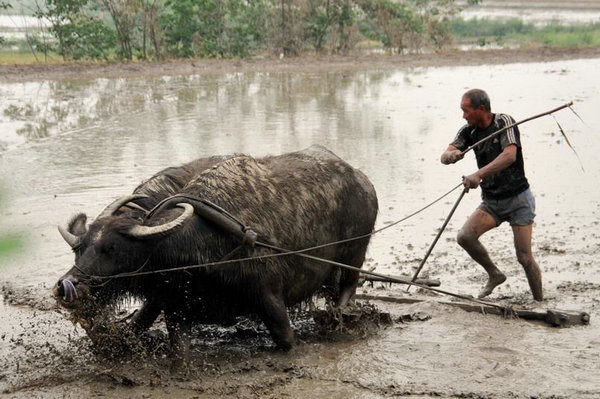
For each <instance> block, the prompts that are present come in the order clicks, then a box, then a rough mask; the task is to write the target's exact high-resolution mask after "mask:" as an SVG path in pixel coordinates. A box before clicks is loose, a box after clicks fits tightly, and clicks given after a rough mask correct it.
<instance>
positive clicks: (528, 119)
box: [462, 101, 573, 155]
mask: <svg viewBox="0 0 600 399" xmlns="http://www.w3.org/2000/svg"><path fill="white" fill-rule="evenodd" d="M571 105H573V101H569V102H568V103H566V104H563V105H561V106H560V107H556V108H554V109H552V110H550V111H547V112H543V113H541V114H538V115H534V116H532V117H529V118H527V119H523V120H522V121H519V122H515V123H513V124H511V125H508V126H504V127H503V128H502V129H500V130H496V131H495V132H494V133H492V134H490V135H489V136H487V137H486V138H483V139H481V140H479V141H478V142H476V143H475V144H473V145H472V146H470V147H469V148H467V149H466V150H464V151H463V152H462V154H463V155H465V154H466V153H467V152H469V151H471V150H472V149H473V148H475V147H477V146H478V145H480V144H482V143H484V142H486V141H488V140H490V139H492V138H494V137H496V136H498V135H499V134H500V133H502V132H504V131H506V130H508V129H510V128H512V127H515V126H517V125H520V124H521V123H525V122H529V121H531V120H534V119H537V118H541V117H542V116H545V115H550V114H553V113H555V112H556V111H560V110H561V109H563V108H567V107H570V106H571Z"/></svg>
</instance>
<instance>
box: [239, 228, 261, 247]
mask: <svg viewBox="0 0 600 399" xmlns="http://www.w3.org/2000/svg"><path fill="white" fill-rule="evenodd" d="M242 232H243V233H244V237H243V238H242V244H244V245H245V246H247V247H250V248H254V245H255V244H256V240H257V239H258V234H257V233H256V232H255V231H254V230H252V228H251V227H249V226H244V227H242Z"/></svg>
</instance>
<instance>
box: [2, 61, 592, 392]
mask: <svg viewBox="0 0 600 399" xmlns="http://www.w3.org/2000/svg"><path fill="white" fill-rule="evenodd" d="M514 61H515V62H513V63H505V64H495V65H469V66H458V65H449V66H440V65H436V66H435V67H427V66H424V67H404V68H403V67H400V66H399V67H397V68H389V67H388V68H381V69H379V68H372V69H371V68H362V69H360V68H359V69H357V68H349V69H345V68H339V69H329V70H316V69H310V70H305V71H302V70H271V71H269V70H266V71H256V70H252V71H246V72H231V71H229V72H226V73H219V72H218V71H215V72H214V73H212V74H185V75H177V74H170V75H169V76H157V75H154V74H152V75H144V74H138V75H137V76H136V74H127V77H126V78H118V77H112V76H111V77H101V78H92V77H81V76H79V77H77V76H75V77H72V78H68V77H66V76H63V77H61V78H60V79H20V80H19V81H18V82H13V83H11V82H9V81H5V80H3V82H2V83H1V84H0V94H1V96H0V108H1V109H2V114H1V115H0V126H1V129H0V148H1V149H0V176H1V183H2V190H1V192H2V197H1V203H0V220H1V225H0V236H5V235H6V234H16V235H18V236H19V237H20V238H21V239H22V240H23V243H24V245H23V248H22V249H21V250H20V251H18V252H17V253H13V254H12V255H10V257H5V258H3V259H2V260H0V271H1V272H2V273H1V274H0V283H1V284H2V287H3V288H2V297H3V301H2V302H0V319H1V320H2V323H0V370H1V371H0V390H1V392H2V393H3V395H5V396H6V397H16V398H30V397H44V398H53V397H56V398H59V397H61V398H62V397H132V398H147V397H182V398H194V397H202V398H211V397H222V396H230V397H242V398H254V397H261V398H262V397H273V398H279V397H292V398H300V397H306V396H307V395H310V396H311V397H313V398H348V397H352V398H385V397H397V396H408V397H422V398H427V397H463V398H464V397H469V398H506V397H508V398H525V397H527V398H528V397H539V398H549V397H553V398H557V397H558V398H562V397H565V398H566V397H582V398H593V397H598V396H599V395H600V380H599V379H598V375H600V368H599V366H598V358H599V356H600V349H599V348H600V327H599V325H600V324H599V323H598V320H599V317H600V304H599V299H598V298H599V294H600V264H599V263H598V261H597V253H598V252H599V251H600V231H599V227H600V202H599V201H598V199H599V198H600V188H599V186H598V182H599V181H600V164H599V163H598V161H597V154H598V153H599V151H600V122H599V121H600V120H599V118H598V110H599V109H600V81H599V80H598V79H597V70H598V68H600V59H599V58H589V59H573V60H560V61H550V62H535V63H530V62H516V61H520V60H514ZM522 61H527V60H522ZM471 87H481V88H484V89H486V90H487V91H488V93H489V94H490V96H491V99H492V107H493V110H495V111H497V112H504V113H509V114H511V115H513V117H514V118H515V119H516V120H522V119H525V118H527V117H529V116H532V115H535V114H538V113H541V112H544V111H547V110H550V109H552V108H555V107H557V106H560V105H562V104H565V103H567V102H569V101H573V102H574V106H573V109H574V110H575V111H576V112H577V114H578V115H579V116H580V117H581V119H583V121H581V120H580V119H579V118H578V117H577V116H576V115H575V114H573V113H572V112H571V111H570V110H568V109H566V110H563V111H560V112H558V113H556V114H555V116H554V118H553V117H544V118H541V119H537V120H535V121H532V122H529V123H527V124H524V125H523V126H522V127H521V132H522V142H523V146H524V156H525V165H526V172H527V175H528V178H529V180H530V183H531V186H532V190H533V192H534V194H535V195H536V199H537V217H536V223H535V226H534V237H533V250H534V254H535V256H536V258H537V260H538V263H540V266H541V268H542V272H543V283H544V294H545V296H546V299H545V300H544V301H543V302H542V303H534V302H533V301H532V300H531V295H530V293H529V290H528V286H527V282H526V279H525V275H524V273H523V271H522V270H521V268H520V266H519V265H518V263H517V261H516V258H515V256H514V253H513V252H514V250H513V245H512V234H511V231H510V228H509V226H507V225H502V226H501V227H500V228H498V229H496V231H493V232H490V233H488V234H486V235H485V236H484V237H483V239H482V241H483V243H484V244H485V245H486V246H487V247H488V249H489V250H490V253H491V255H492V258H493V259H494V260H495V261H496V262H497V264H498V266H499V268H500V269H501V270H503V271H504V272H505V273H506V274H507V276H508V280H507V282H506V283H505V284H503V285H502V286H500V287H498V288H497V289H496V290H495V292H494V293H493V294H492V296H491V298H490V300H491V301H493V302H494V303H501V304H505V305H507V306H518V307H521V308H528V309H542V310H543V309H555V308H558V309H570V310H581V311H586V312H588V313H589V314H590V315H591V323H590V325H588V326H578V327H572V328H565V329H557V328H552V327H549V326H546V325H543V324H540V323H532V322H528V321H524V320H519V319H508V318H502V317H498V316H492V315H482V314H477V313H467V312H465V311H463V310H460V309H457V308H454V307H449V306H447V305H443V304H440V303H438V301H442V300H443V301H448V300H449V298H448V297H446V296H442V295H438V294H432V293H430V292H427V291H424V290H421V289H415V288H412V289H411V290H410V292H408V293H407V292H406V291H405V287H402V286H390V285H386V284H380V283H374V284H373V285H370V284H365V285H363V286H362V287H361V288H360V289H359V290H358V293H360V294H369V295H384V296H391V297H408V298H416V299H422V300H423V302H422V303H417V304H411V305H401V304H390V303H384V302H373V304H374V305H375V306H377V307H378V308H379V309H380V311H381V312H389V313H390V316H391V317H390V319H391V324H388V323H381V324H378V323H375V325H373V326H370V327H372V328H366V329H364V330H361V331H354V332H349V333H339V334H338V333H335V332H329V333H327V334H323V333H322V331H320V330H319V328H318V325H316V324H315V322H313V321H312V320H311V319H310V318H308V317H306V316H304V315H302V314H300V315H298V316H297V317H295V318H294V328H295V330H296V333H297V336H298V338H299V343H298V346H297V347H296V348H295V349H294V350H293V351H292V352H290V353H280V352H277V351H275V350H274V348H273V346H272V343H271V341H270V338H269V336H268V334H267V333H266V331H265V330H264V328H263V327H262V326H261V325H259V324H252V323H251V322H248V324H247V325H238V326H237V327H233V328H216V327H215V328H207V329H199V330H198V331H197V334H196V335H195V337H194V341H193V356H192V365H193V367H192V368H190V369H189V370H186V371H182V372H176V373H171V372H169V369H168V367H167V363H168V359H167V358H166V357H165V353H164V350H163V349H161V347H160V346H158V347H157V348H156V351H155V352H154V353H152V354H149V355H148V356H146V357H142V358H141V359H140V358H133V359H131V358H125V359H119V360H117V361H108V360H101V359H98V358H96V357H95V356H94V355H93V353H92V351H91V350H90V347H89V340H88V339H87V337H86V336H85V333H84V332H83V330H82V329H81V328H80V327H77V326H74V325H73V324H72V323H71V322H70V321H69V320H68V315H67V314H66V312H64V311H60V310H58V309H57V308H56V306H55V304H54V303H53V300H52V298H51V297H50V290H51V288H52V286H53V284H55V282H56V281H57V279H58V277H60V276H61V275H62V274H63V273H64V272H65V271H66V270H68V269H69V268H70V267H71V265H72V263H73V254H72V253H71V251H70V249H69V247H68V245H67V244H66V243H65V242H64V241H63V240H62V238H61V237H60V235H59V234H58V233H57V231H56V226H57V225H65V224H66V223H67V221H68V220H69V218H70V217H71V216H72V215H73V214H75V213H76V212H80V211H81V212H86V213H87V214H88V215H90V217H94V216H95V215H97V214H98V213H99V212H100V211H101V210H102V209H103V208H104V207H105V206H106V205H107V204H108V203H109V202H110V201H112V200H114V199H115V198H117V197H119V196H121V195H123V194H125V193H129V192H131V190H132V189H133V188H135V186H137V184H139V183H140V182H141V181H142V180H144V179H145V178H148V177H149V176H151V175H152V174H153V173H155V172H157V171H158V170H160V169H162V168H164V167H166V166H170V165H178V164H182V163H184V162H187V161H190V160H192V159H194V158H198V157H205V156H210V155H215V154H232V153H245V154H249V155H255V156H262V155H267V154H279V153H283V152H288V151H296V150H299V149H302V148H305V147H308V146H309V145H312V144H321V145H324V146H326V147H328V148H329V149H331V150H332V151H333V152H335V153H336V154H338V155H339V156H340V157H342V158H343V159H345V160H346V161H347V162H349V163H350V164H352V165H353V166H355V167H357V168H360V169H361V170H362V171H363V172H364V173H365V174H366V175H367V176H368V177H369V178H370V179H371V181H372V182H373V184H374V186H375V188H376V190H377V193H378V198H379V204H380V212H379V215H378V218H377V225H376V227H377V228H381V227H384V226H386V225H389V224H391V223H393V222H395V221H397V220H400V219H402V218H404V217H405V216H407V215H409V214H411V213H413V212H414V211H416V210H418V209H420V208H421V207H423V206H424V205H426V204H428V203H430V202H432V201H433V200H435V199H436V198H438V197H440V196H441V195H442V194H444V193H446V192H448V191H449V190H450V189H451V188H452V187H455V186H456V185H457V184H458V183H460V180H461V176H462V175H465V174H468V173H472V172H473V171H474V170H475V160H474V158H473V156H472V155H469V156H467V157H466V158H465V160H463V161H462V162H460V163H457V164H455V165H452V166H444V165H442V164H441V163H440V162H439V156H440V155H441V152H442V151H443V150H444V149H445V147H446V146H447V144H448V142H449V141H451V140H452V138H453V136H454V134H455V132H456V131H457V129H458V128H459V127H460V126H461V125H462V123H463V121H462V119H461V111H460V109H459V101H460V96H461V94H462V93H463V92H464V91H465V90H466V89H468V88H471ZM557 122H558V123H560V126H562V128H563V130H564V131H565V133H566V134H567V136H568V138H569V141H570V143H571V144H572V146H573V147H574V149H575V150H576V152H577V155H576V154H575V153H574V152H573V151H572V150H571V148H569V146H568V145H567V144H566V142H565V139H564V137H563V136H562V134H561V132H560V130H559V128H558V126H557ZM479 194H480V193H479V191H478V190H475V191H471V192H470V193H469V194H467V195H466V196H465V198H464V199H463V201H462V202H461V204H460V206H459V207H458V209H457V211H456V213H455V214H454V216H453V218H452V220H451V221H450V223H449V225H448V227H447V228H446V231H445V232H444V234H443V235H442V238H441V240H440V241H439V242H438V244H437V245H436V247H435V249H434V251H433V253H432V255H431V256H430V258H429V259H428V261H427V263H426V264H425V267H424V269H423V272H422V274H421V275H422V276H423V277H426V276H428V277H430V278H437V279H439V280H440V281H441V284H442V286H441V288H443V289H445V290H448V291H451V292H455V293H460V294H464V295H475V294H476V293H477V292H478V291H479V289H480V287H481V286H482V285H483V284H484V282H485V276H484V273H483V270H481V268H479V267H478V266H477V265H475V264H474V262H472V261H471V260H470V258H469V257H468V256H467V255H466V253H464V252H463V251H462V250H461V249H460V248H459V247H458V245H457V244H456V240H455V236H456V232H457V231H458V229H459V228H460V226H461V225H462V223H463V222H464V220H465V219H466V217H467V216H468V215H469V214H470V213H471V211H472V210H473V209H474V208H475V207H476V206H477V205H478V203H479ZM458 195H459V192H458V191H454V192H453V193H451V194H450V195H448V196H447V197H445V198H444V199H443V200H442V201H440V202H439V203H437V204H436V205H434V206H432V207H430V208H428V209H427V210H426V211H424V212H422V213H419V214H418V215H416V216H414V217H412V218H410V219H408V220H406V221H405V222H403V223H400V224H398V225H396V226H394V227H392V228H390V229H387V230H384V231H383V232H381V233H379V234H377V235H375V236H374V237H373V239H372V241H371V245H370V249H369V253H368V260H367V262H366V264H365V265H364V267H365V268H375V271H376V272H379V273H384V274H391V275H412V273H414V270H415V268H416V267H417V266H418V264H419V262H420V260H421V259H422V257H423V255H424V254H425V252H426V250H427V248H428V247H429V245H430V244H431V242H432V241H433V239H434V237H435V235H436V233H437V231H438V229H439V228H440V227H441V225H442V223H443V221H444V219H445V218H446V216H447V214H448V212H449V211H450V209H451V207H452V205H453V204H454V202H455V201H456V199H457V198H458Z"/></svg>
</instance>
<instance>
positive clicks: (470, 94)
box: [463, 89, 492, 112]
mask: <svg viewBox="0 0 600 399" xmlns="http://www.w3.org/2000/svg"><path fill="white" fill-rule="evenodd" d="M465 97H466V98H468V99H469V100H471V107H473V108H475V109H476V108H479V107H480V106H481V105H483V108H484V109H485V110H486V111H488V112H490V111H491V110H492V106H491V105H490V97H489V96H488V94H487V93H486V92H485V91H483V90H481V89H471V90H469V91H467V92H466V93H465V94H463V98H465Z"/></svg>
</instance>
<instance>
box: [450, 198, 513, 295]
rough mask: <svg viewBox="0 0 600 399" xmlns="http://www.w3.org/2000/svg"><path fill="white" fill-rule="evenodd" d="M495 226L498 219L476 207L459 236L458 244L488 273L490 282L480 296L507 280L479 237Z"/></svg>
mask: <svg viewBox="0 0 600 399" xmlns="http://www.w3.org/2000/svg"><path fill="white" fill-rule="evenodd" d="M494 227H496V220H495V219H494V218H493V217H492V215H490V214H489V213H487V212H484V211H483V210H481V209H476V210H475V212H473V213H472V214H471V216H469V219H467V221H466V222H465V224H464V226H463V227H462V229H460V231H459V232H458V236H457V242H458V244H459V245H460V246H461V247H463V248H464V250H465V251H467V253H468V254H469V255H470V256H471V258H473V260H474V261H475V262H477V263H479V264H480V265H481V266H483V268H484V269H485V271H486V272H487V273H488V282H487V284H486V285H485V287H483V289H482V290H481V292H480V293H479V295H478V297H479V298H483V297H486V296H488V295H489V294H491V293H492V291H493V290H494V288H496V287H497V286H498V285H500V284H502V283H503V282H504V281H506V276H505V275H504V274H503V273H502V272H501V271H500V270H499V269H498V268H497V267H496V265H494V262H492V260H491V259H490V256H489V255H488V252H487V250H486V249H485V247H484V246H483V245H482V244H481V242H479V237H480V236H481V235H482V234H483V233H485V232H487V231H489V230H491V229H493V228H494Z"/></svg>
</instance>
